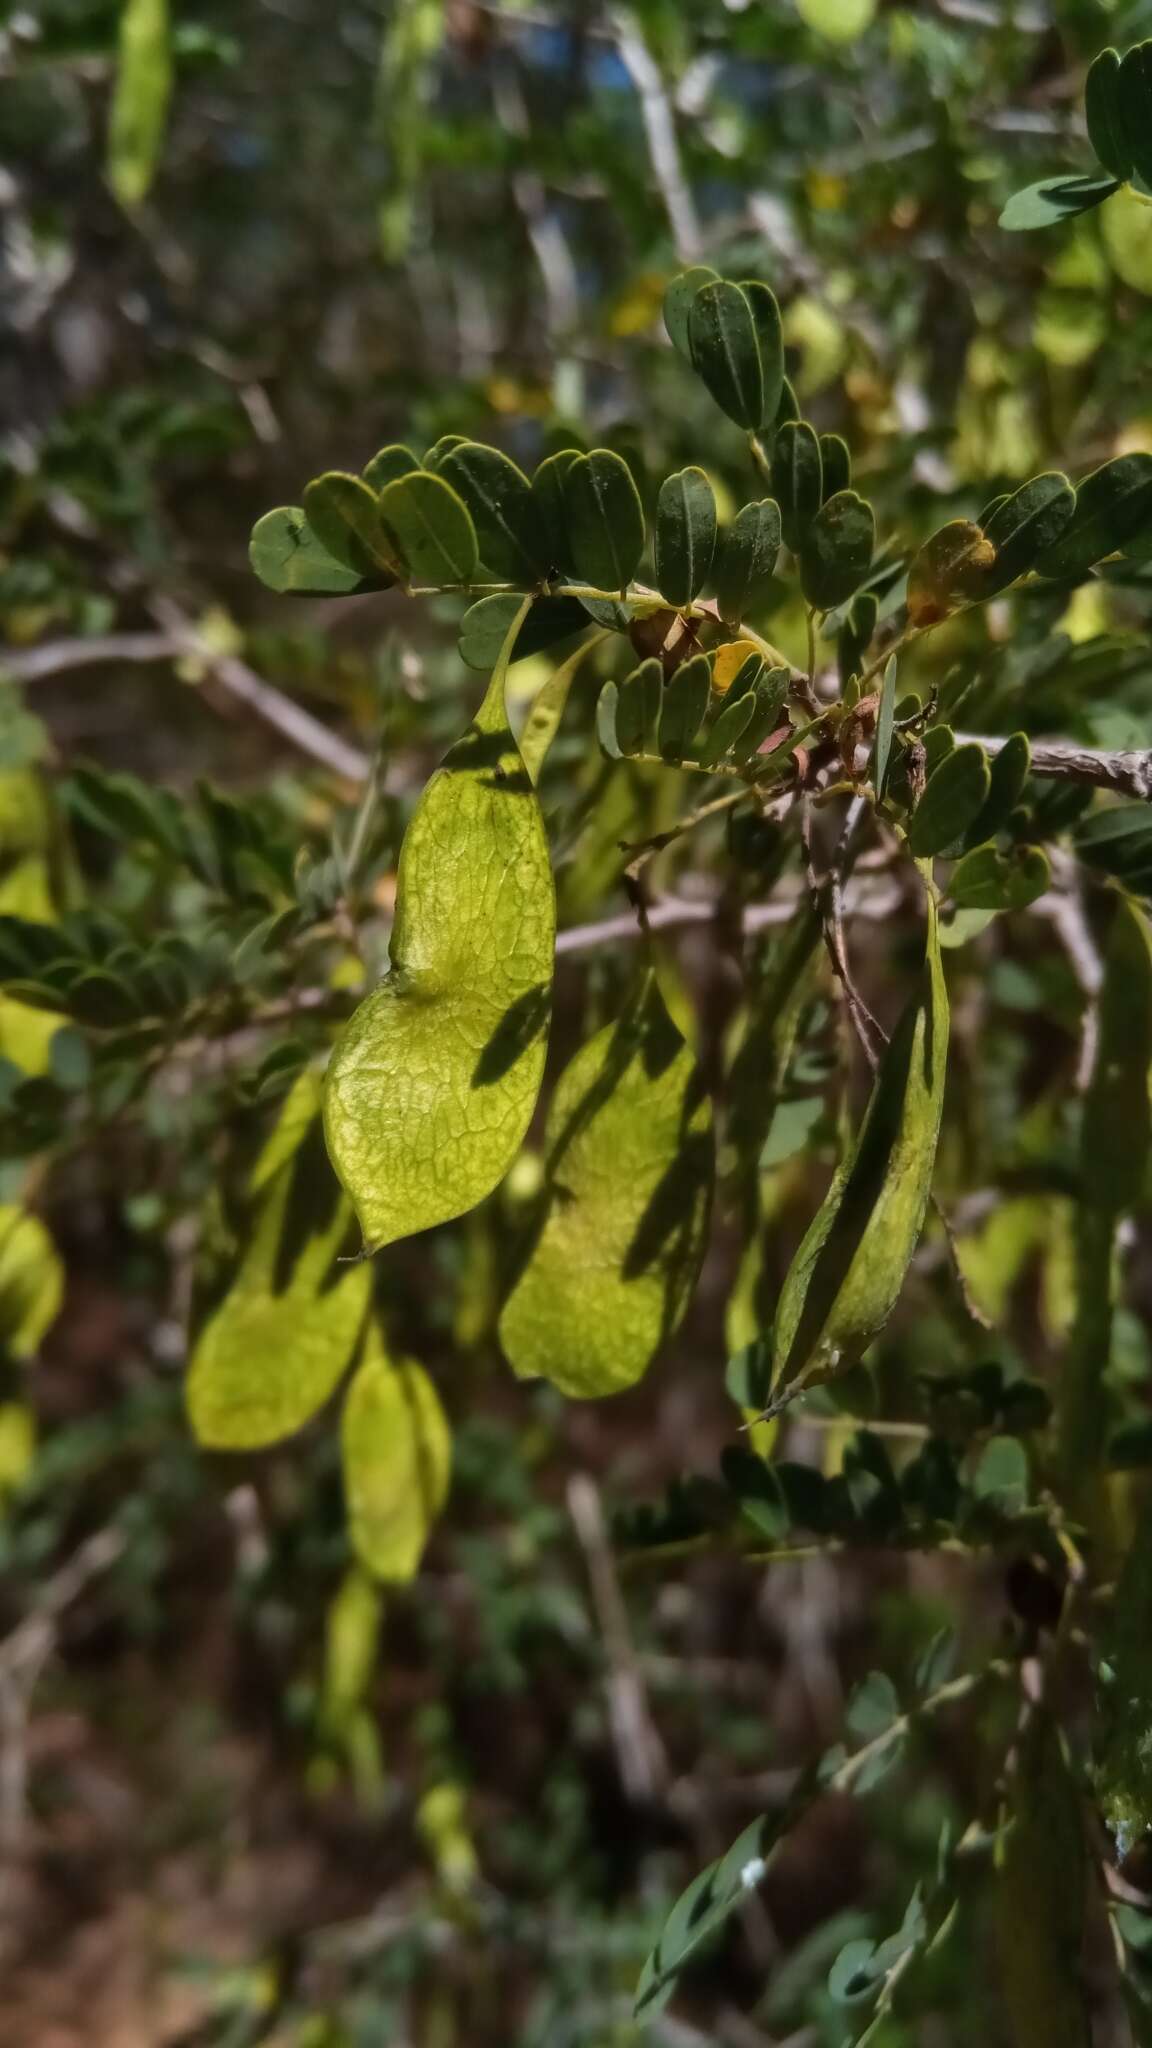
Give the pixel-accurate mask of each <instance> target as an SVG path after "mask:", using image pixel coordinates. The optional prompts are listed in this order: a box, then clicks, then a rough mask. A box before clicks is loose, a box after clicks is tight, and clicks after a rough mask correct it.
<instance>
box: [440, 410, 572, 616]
mask: <svg viewBox="0 0 1152 2048" xmlns="http://www.w3.org/2000/svg"><path fill="white" fill-rule="evenodd" d="M437 474H438V475H439V476H440V477H442V478H443V480H444V482H445V483H447V484H451V486H452V488H453V490H455V491H456V492H457V494H458V495H459V497H460V498H461V499H462V500H463V502H464V504H465V505H466V506H467V507H468V510H469V512H470V513H471V515H472V523H473V525H474V526H475V528H476V538H477V542H478V543H479V548H480V555H481V559H482V560H483V561H484V562H485V563H486V565H487V566H488V568H489V569H491V570H492V573H493V575H495V576H507V577H508V578H509V579H510V580H512V581H513V582H525V581H527V582H529V583H535V582H536V581H537V579H538V578H539V577H540V576H541V575H542V574H543V572H544V571H545V570H546V569H547V568H548V567H549V562H548V555H549V552H550V550H549V548H548V547H547V545H545V546H544V547H543V548H541V545H540V542H541V534H540V519H539V511H538V508H537V504H536V501H535V499H534V498H533V495H532V486H531V484H530V483H529V481H528V479H527V477H526V476H525V475H524V472H523V470H521V469H518V468H517V467H516V464H515V463H514V462H513V461H512V460H511V458H510V457H509V456H507V455H504V454H503V453H502V452H501V450H500V449H499V448H489V447H487V446H486V444H485V443H484V442H482V441H462V442H460V443H459V444H458V445H457V446H456V447H454V448H450V449H449V450H448V452H447V453H446V454H445V455H444V456H442V458H441V459H440V461H439V463H438V464H437Z"/></svg>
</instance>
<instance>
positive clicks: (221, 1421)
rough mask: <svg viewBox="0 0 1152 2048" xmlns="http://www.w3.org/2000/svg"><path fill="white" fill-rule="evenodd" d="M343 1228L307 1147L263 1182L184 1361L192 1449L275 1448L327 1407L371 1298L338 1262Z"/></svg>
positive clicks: (347, 1218) (360, 1278)
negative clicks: (239, 1254) (227, 1282)
mask: <svg viewBox="0 0 1152 2048" xmlns="http://www.w3.org/2000/svg"><path fill="white" fill-rule="evenodd" d="M325 1180H328V1182H329V1187H326V1186H325V1185H324V1183H325ZM329 1191H330V1192H331V1196H332V1197H333V1198H334V1199H328V1196H329ZM317 1196H318V1197H319V1200H320V1201H321V1202H322V1203H323V1204H324V1205H325V1213H324V1214H323V1216H322V1217H320V1218H317V1217H316V1215H315V1213H314V1203H315V1201H316V1199H317ZM351 1221H352V1218H351V1213H350V1210H349V1207H348V1204H347V1202H346V1201H345V1200H344V1198H343V1196H342V1195H341V1194H340V1192H339V1190H338V1189H337V1188H336V1187H335V1184H334V1183H332V1182H331V1178H330V1176H328V1175H327V1173H326V1170H325V1167H324V1163H323V1153H322V1151H321V1152H320V1153H319V1156H318V1152H317V1146H316V1144H315V1143H310V1142H308V1141H307V1140H306V1141H305V1142H304V1143H303V1144H302V1145H301V1146H300V1147H299V1148H298V1150H297V1153H296V1155H295V1157H294V1158H292V1159H291V1160H290V1162H289V1163H288V1165H286V1166H284V1167H282V1168H281V1169H280V1171H279V1172H278V1173H277V1174H276V1176H275V1178H274V1180H273V1181H272V1184H271V1187H270V1189H269V1191H268V1193H267V1195H266V1196H265V1199H264V1205H263V1208H262V1209H261V1211H260V1215H259V1217H258V1219H257V1223H256V1229H255V1232H254V1234H253V1237H252V1240H251V1243H250V1245H249V1247H248V1251H247V1252H246V1254H245V1257H244V1262H243V1264H242V1265H241V1268H240V1271H239V1273H238V1274H237V1275H236V1278H235V1280H234V1281H233V1283H232V1286H231V1288H230V1290H229V1292H228V1293H227V1294H226V1295H225V1297H224V1300H223V1301H222V1303H221V1304H220V1307H219V1308H218V1309H217V1310H216V1312H215V1314H214V1315H213V1316H212V1317H211V1318H210V1319H209V1321H208V1323H207V1324H206V1325H205V1327H204V1330H203V1332H202V1334H201V1337H200V1341H199V1343H198V1344H197V1346H196V1349H195V1351H194V1353H193V1356H192V1364H191V1368H190V1370H189V1374H188V1387H187V1398H188V1413H189V1417H190V1419H191V1422H192V1427H193V1429H194V1430H195V1432H196V1435H197V1437H198V1438H199V1440H200V1442H201V1443H202V1444H208V1445H210V1446H211V1447H213V1448H214V1449H217V1450H254V1449H257V1448H258V1447H260V1446H261V1445H263V1444H273V1443H276V1442H278V1441H279V1439H280V1438H281V1437H284V1436H290V1435H291V1434H292V1432H293V1430H297V1429H301V1428H302V1427H303V1425H304V1424H305V1423H306V1422H307V1421H308V1420H309V1418H310V1417H311V1416H313V1415H314V1414H315V1413H316V1410H317V1409H318V1408H320V1407H322V1406H323V1404H324V1402H325V1401H326V1400H327V1399H328V1396H329V1395H330V1394H331V1392H332V1390H333V1388H334V1387H335V1385H336V1383H337V1381H338V1380H339V1378H340V1375H341V1373H342V1372H343V1371H344V1369H345V1367H346V1366H347V1365H348V1363H349V1361H350V1360H351V1357H352V1354H353V1352H354V1350H355V1348H356V1345H357V1343H358V1341H359V1337H360V1332H361V1330H362V1329H363V1327H364V1318H365V1316H366V1314H367V1312H368V1303H369V1299H370V1296H371V1291H372V1274H371V1269H370V1268H369V1267H368V1266H367V1265H365V1264H363V1263H359V1264H356V1265H341V1264H339V1263H338V1255H339V1253H340V1251H341V1249H342V1247H343V1245H344V1242H345V1240H346V1238H347V1236H348V1232H349V1228H350V1226H351Z"/></svg>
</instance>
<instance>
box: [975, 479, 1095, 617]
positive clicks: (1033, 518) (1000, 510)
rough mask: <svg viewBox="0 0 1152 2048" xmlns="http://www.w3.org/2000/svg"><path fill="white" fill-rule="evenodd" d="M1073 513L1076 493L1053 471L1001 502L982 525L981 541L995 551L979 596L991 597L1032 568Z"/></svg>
mask: <svg viewBox="0 0 1152 2048" xmlns="http://www.w3.org/2000/svg"><path fill="white" fill-rule="evenodd" d="M1075 510H1076V493H1075V491H1074V490H1073V489H1072V486H1071V484H1070V483H1069V481H1068V479H1067V477H1066V476H1065V475H1064V474H1063V472H1062V471H1061V470H1055V469H1054V470H1048V471H1046V472H1045V474H1044V475H1043V476H1034V477H1033V478H1032V479H1031V481H1030V482H1029V483H1026V484H1022V485H1021V486H1020V489H1019V490H1018V491H1013V492H1012V494H1011V496H1010V497H1007V498H1005V499H1003V500H1002V501H1001V503H1000V504H998V505H997V507H996V510H995V511H994V512H993V513H992V515H991V517H990V518H989V519H987V520H986V521H984V522H983V525H984V535H985V538H986V539H987V540H989V541H991V543H992V545H993V547H994V548H995V550H996V560H995V561H994V562H993V564H992V566H991V567H990V569H989V570H988V572H987V576H986V579H985V582H984V586H983V594H984V595H985V596H988V597H994V596H995V595H996V594H997V592H998V591H1001V590H1006V589H1007V588H1008V585H1009V584H1010V583H1015V581H1016V578H1017V577H1018V576H1024V575H1026V574H1027V572H1028V570H1029V569H1033V568H1035V566H1036V564H1037V562H1038V560H1040V558H1041V557H1042V556H1043V555H1044V554H1045V553H1046V551H1047V550H1048V549H1049V548H1050V547H1051V546H1052V545H1053V543H1054V542H1055V541H1057V540H1058V539H1059V538H1060V535H1061V534H1062V533H1063V532H1064V530H1065V528H1066V527H1067V526H1068V525H1069V524H1070V522H1071V520H1072V515H1073V513H1074V512H1075Z"/></svg>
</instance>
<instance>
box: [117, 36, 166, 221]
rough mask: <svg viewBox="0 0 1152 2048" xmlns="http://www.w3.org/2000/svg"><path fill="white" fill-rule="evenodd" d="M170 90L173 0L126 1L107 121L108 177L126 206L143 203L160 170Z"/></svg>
mask: <svg viewBox="0 0 1152 2048" xmlns="http://www.w3.org/2000/svg"><path fill="white" fill-rule="evenodd" d="M171 92H172V44H171V30H170V27H169V21H168V0H124V5H123V9H122V12H121V15H120V48H119V58H118V62H117V67H116V89H115V93H114V95H113V99H112V112H111V114H110V116H109V121H108V182H109V184H110V185H111V187H112V190H113V191H114V192H115V194H116V197H117V199H118V200H119V201H120V203H121V205H122V206H136V205H138V204H139V202H140V200H141V199H143V198H144V196H145V194H146V193H147V191H148V187H149V186H150V185H151V183H152V180H153V178H154V176H155V175H156V168H157V165H158V164H159V162H160V152H161V150H162V148H163V146H164V129H165V125H166V123H167V119H168V101H169V98H170V96H171Z"/></svg>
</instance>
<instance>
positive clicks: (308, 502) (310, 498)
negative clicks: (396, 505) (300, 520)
mask: <svg viewBox="0 0 1152 2048" xmlns="http://www.w3.org/2000/svg"><path fill="white" fill-rule="evenodd" d="M304 510H305V513H306V514H307V517H308V521H309V524H310V525H311V527H312V531H313V533H314V534H315V535H316V537H317V539H318V540H319V542H320V545H321V547H325V548H327V550H328V553H329V554H330V555H334V556H335V557H336V560H337V561H338V562H344V563H345V564H346V565H347V567H348V568H349V569H355V570H356V572H357V574H358V575H360V576H365V577H374V576H379V575H380V573H381V571H383V573H384V574H385V575H387V576H389V577H393V576H401V575H403V572H404V565H403V562H402V560H401V559H400V557H399V556H398V555H397V552H396V548H395V546H394V545H393V543H392V542H391V541H390V540H389V537H388V534H387V533H386V531H385V529H384V524H383V521H382V519H381V517H380V500H379V497H378V496H377V493H376V492H375V491H374V490H372V489H371V487H370V486H369V485H368V484H366V483H365V482H364V481H363V479H362V478H361V477H358V476H349V475H345V474H344V472H343V471H341V470H336V469H333V470H328V471H326V473H325V474H324V475H323V476H318V477H315V478H314V479H313V481H312V482H311V483H310V484H307V485H306V486H305V489H304Z"/></svg>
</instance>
